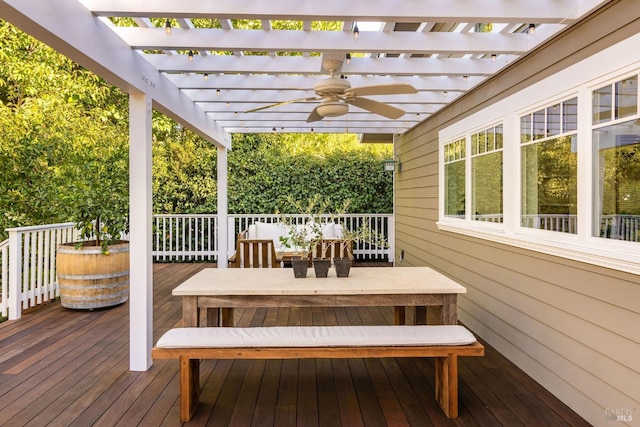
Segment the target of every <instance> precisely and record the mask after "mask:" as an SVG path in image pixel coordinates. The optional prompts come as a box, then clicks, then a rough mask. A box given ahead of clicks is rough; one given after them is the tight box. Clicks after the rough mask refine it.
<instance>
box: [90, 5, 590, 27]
mask: <svg viewBox="0 0 640 427" xmlns="http://www.w3.org/2000/svg"><path fill="white" fill-rule="evenodd" d="M82 3H83V4H85V5H86V6H87V8H89V9H90V10H91V11H92V12H93V13H95V14H96V15H98V16H130V17H133V16H146V17H159V18H166V17H183V18H210V19H234V18H239V17H242V18H244V19H258V20H260V19H279V20H291V21H305V20H308V21H358V22H364V21H374V22H387V21H389V22H425V21H432V22H536V23H567V21H574V20H575V19H577V18H579V17H580V16H582V15H583V14H584V13H586V12H588V11H589V10H590V9H591V8H592V7H593V4H598V3H600V2H596V1H586V2H585V1H557V0H536V1H535V2H534V1H531V0H492V1H491V2H486V1H473V2H470V1H468V0H423V1H421V2H420V4H419V6H420V7H416V6H417V4H416V2H415V1H414V0H395V1H394V2H393V5H392V6H391V7H390V5H389V2H388V1H381V0H377V1H370V0H350V1H348V2H345V1H342V0H325V1H322V2H313V3H305V4H304V5H301V4H300V0H278V1H277V2H255V1H251V0H216V1H213V2H211V1H208V2H204V1H188V2H175V1H173V0H154V1H153V2H146V3H141V2H138V3H137V4H131V3H132V2H130V1H128V0H82Z"/></svg>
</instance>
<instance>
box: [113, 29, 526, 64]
mask: <svg viewBox="0 0 640 427" xmlns="http://www.w3.org/2000/svg"><path fill="white" fill-rule="evenodd" d="M113 31H114V32H115V33H116V34H118V35H119V36H120V37H122V39H123V40H124V41H125V42H126V43H127V44H128V45H130V46H131V47H133V48H135V49H148V50H151V49H162V50H171V49H175V50H194V51H196V50H197V51H206V50H219V51H221V50H227V51H250V52H270V51H276V52H329V51H339V52H343V54H342V56H343V57H344V54H346V53H347V52H385V53H412V54H417V53H418V54H492V53H496V54H503V53H504V54H514V53H515V54H522V53H524V52H526V51H527V50H528V49H529V47H530V46H529V43H530V42H531V40H532V38H531V37H529V36H528V35H527V34H524V33H518V34H501V33H448V32H429V33H421V32H410V31H399V32H394V33H393V34H390V33H384V32H375V31H370V32H367V34H366V36H364V35H363V36H361V37H360V38H359V39H358V40H354V38H353V37H352V36H351V34H349V33H345V32H342V31H293V30H291V31H267V32H265V31H256V30H225V29H214V28H202V29H186V30H185V29H179V28H176V29H174V30H173V31H172V36H171V37H167V35H166V34H165V31H164V29H162V28H138V27H114V28H113Z"/></svg>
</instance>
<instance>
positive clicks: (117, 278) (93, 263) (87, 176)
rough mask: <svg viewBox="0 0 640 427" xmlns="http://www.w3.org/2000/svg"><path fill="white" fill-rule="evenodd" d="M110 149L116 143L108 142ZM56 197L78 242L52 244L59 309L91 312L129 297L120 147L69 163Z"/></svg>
mask: <svg viewBox="0 0 640 427" xmlns="http://www.w3.org/2000/svg"><path fill="white" fill-rule="evenodd" d="M113 145H116V144H113ZM74 164H75V167H76V170H75V173H73V176H71V177H69V178H70V180H71V184H70V185H69V188H68V189H67V190H66V191H65V194H64V195H63V196H62V197H61V198H62V199H63V201H64V204H65V206H66V207H67V209H68V214H69V216H70V217H71V220H72V221H73V222H75V224H76V228H77V229H78V230H79V233H78V235H79V240H78V241H76V242H70V243H63V244H60V245H59V246H58V250H57V255H56V274H57V278H58V285H59V287H60V301H61V304H62V305H63V306H64V307H67V308H74V309H94V308H102V307H110V306H113V305H117V304H121V303H123V302H125V301H126V300H127V299H128V297H129V242H128V241H124V240H122V239H123V237H124V236H125V235H126V234H128V232H129V190H128V181H129V179H128V174H127V171H128V162H127V154H126V144H124V145H123V146H114V147H104V151H102V152H101V153H99V156H97V155H96V157H94V158H93V159H86V158H83V159H75V163H74Z"/></svg>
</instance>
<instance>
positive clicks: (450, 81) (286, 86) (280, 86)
mask: <svg viewBox="0 0 640 427" xmlns="http://www.w3.org/2000/svg"><path fill="white" fill-rule="evenodd" d="M325 77H327V76H326V75H313V76H309V75H307V76H274V75H239V74H223V75H215V76H211V75H210V76H209V78H208V79H207V80H205V79H204V78H203V76H202V74H167V78H168V79H169V80H171V81H172V82H173V84H175V85H176V86H177V87H179V88H181V89H214V90H216V89H220V90H225V89H243V90H263V89H264V88H269V89H271V90H281V91H288V90H300V89H311V88H313V86H314V84H316V83H318V82H319V81H321V80H322V79H323V78H325ZM482 80H484V77H480V76H467V79H466V81H465V80H464V79H463V78H462V76H458V77H450V76H363V75H349V76H348V81H349V83H350V84H351V87H358V86H370V85H377V84H396V83H407V84H410V85H412V86H413V87H415V88H416V89H417V90H418V91H443V90H451V91H466V90H469V89H470V88H471V87H473V86H475V85H476V84H478V83H480V82H481V81H482Z"/></svg>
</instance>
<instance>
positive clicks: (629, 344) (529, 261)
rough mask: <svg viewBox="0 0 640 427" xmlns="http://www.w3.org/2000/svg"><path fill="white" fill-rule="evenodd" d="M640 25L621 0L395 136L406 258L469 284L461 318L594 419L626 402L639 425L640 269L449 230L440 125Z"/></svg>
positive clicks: (634, 6) (599, 421) (400, 242)
mask: <svg viewBox="0 0 640 427" xmlns="http://www.w3.org/2000/svg"><path fill="white" fill-rule="evenodd" d="M638 33H640V2H637V1H629V0H622V1H614V2H611V3H609V4H608V5H607V6H606V7H604V8H602V9H601V10H599V11H597V12H595V13H593V14H592V15H591V16H589V17H588V18H587V19H585V20H583V21H582V22H580V23H577V24H575V25H574V26H572V27H571V28H570V29H568V30H567V31H565V32H563V33H562V34H560V35H558V36H557V37H555V38H554V39H553V40H551V41H549V42H547V43H545V44H544V45H543V46H541V47H539V48H538V49H537V50H536V51H535V52H533V53H532V54H531V55H529V56H528V57H527V58H524V59H522V60H520V61H518V62H516V63H514V64H511V65H510V66H508V67H507V68H506V69H505V70H503V71H502V72H501V73H499V75H497V76H495V77H494V78H492V79H490V80H489V81H487V82H485V83H483V84H482V85H480V86H479V87H478V88H476V89H475V90H473V91H472V92H470V93H468V94H466V95H465V96H463V97H461V98H460V99H458V100H457V101H456V102H454V103H453V104H451V105H450V106H448V107H447V108H445V109H443V110H441V111H440V112H438V113H437V114H436V115H434V116H432V117H430V118H429V119H427V120H425V121H424V122H423V123H421V124H420V125H419V126H417V127H415V128H414V129H412V130H410V131H408V132H407V133H405V134H404V135H402V136H401V137H399V138H396V142H395V147H394V148H395V152H396V154H397V155H398V156H399V158H400V161H401V163H402V171H401V172H399V173H397V175H396V182H395V186H396V187H395V212H396V247H395V253H396V263H397V265H399V266H417V265H429V266H432V267H434V268H435V269H437V270H439V271H441V272H443V273H445V274H446V275H448V276H449V277H451V278H453V279H454V280H456V281H457V282H459V283H461V284H462V285H464V286H465V287H466V288H467V294H465V295H464V296H461V298H460V299H459V307H458V316H459V318H460V320H461V321H462V322H463V323H465V324H466V325H467V326H469V327H470V328H471V329H472V330H473V331H474V332H475V333H476V334H478V335H479V336H480V337H482V338H483V339H485V340H486V341H487V342H489V344H491V345H492V346H494V347H495V348H497V349H498V350H499V351H500V352H501V353H503V354H504V355H505V356H507V357H508V358H509V359H510V360H511V361H512V362H514V363H515V364H516V365H517V366H519V367H520V368H521V369H522V370H524V371H525V372H527V373H528V374H529V375H531V376H532V377H533V378H534V379H535V380H536V381H538V382H539V383H541V384H542V385H543V386H544V387H546V388H547V389H548V390H550V391H551V392H552V393H554V395H556V396H557V397H558V398H559V399H560V400H562V401H563V402H564V403H566V404H567V405H568V406H570V407H571V408H573V409H574V410H575V411H576V412H577V413H578V414H580V415H581V416H582V417H583V418H585V419H586V420H587V421H589V422H590V423H592V424H594V425H609V424H610V419H608V418H607V417H606V415H607V410H611V409H616V408H623V409H627V410H630V411H632V416H633V421H632V422H631V423H630V425H640V422H639V421H640V327H639V326H640V277H639V276H637V275H635V274H631V273H626V272H623V271H617V270H612V269H608V268H603V267H598V266H595V265H591V264H587V263H582V262H579V261H573V260H569V259H566V258H559V257H555V256H551V255H547V254H545V253H541V252H534V251H528V250H525V249H520V248H517V247H514V246H507V245H503V244H500V243H496V242H492V241H488V240H484V239H477V238H473V237H469V236H465V235H462V234H454V233H449V232H445V231H440V230H439V229H438V227H437V224H436V222H437V221H438V203H439V192H438V184H439V175H438V174H439V167H438V160H439V153H438V147H439V141H438V132H439V131H440V130H441V129H443V128H445V127H448V126H452V125H454V124H455V123H456V122H457V121H458V120H461V119H463V118H464V117H467V116H469V115H471V114H473V113H475V112H478V111H480V110H482V109H483V108H485V107H487V106H489V105H491V104H492V103H493V102H496V101H498V100H501V99H504V98H505V97H507V96H509V95H511V94H514V93H517V92H518V91H520V90H522V89H524V88H526V87H527V86H529V85H531V84H533V83H535V82H539V81H541V80H542V79H544V78H546V77H549V76H552V75H554V74H555V73H557V72H559V71H560V70H562V69H564V68H566V67H568V66H570V65H573V64H576V63H578V62H579V61H581V60H583V59H586V58H589V57H590V56H592V55H594V54H595V53H598V52H600V51H602V50H603V49H606V48H608V47H610V46H612V45H614V44H616V43H618V42H620V41H622V40H625V39H626V38H628V37H631V36H634V35H636V34H638ZM571 52H573V53H571ZM505 143H506V142H505ZM401 251H404V256H403V258H402V259H400V254H401ZM638 251H639V253H640V247H639V248H638Z"/></svg>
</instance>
